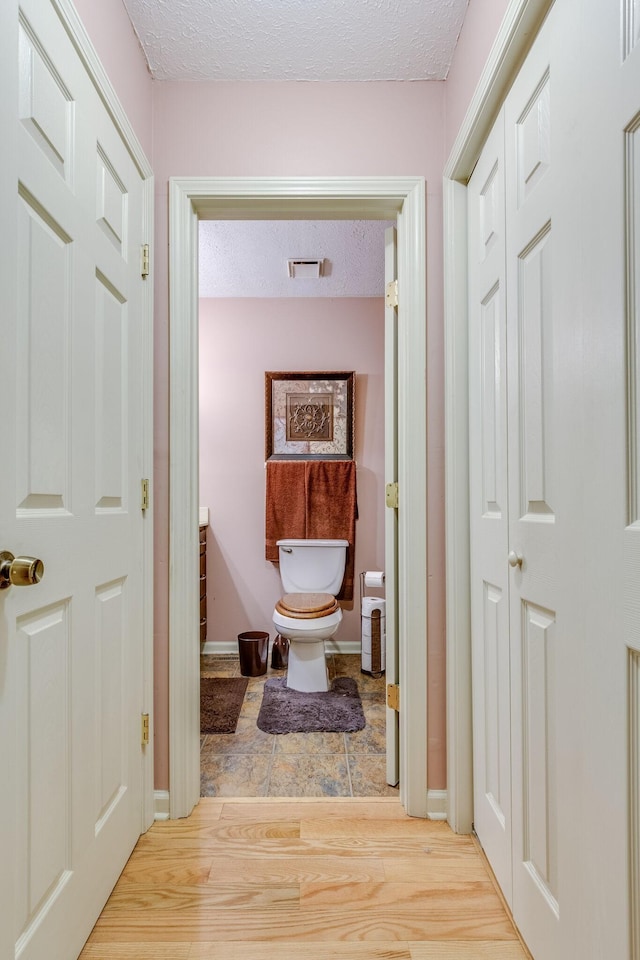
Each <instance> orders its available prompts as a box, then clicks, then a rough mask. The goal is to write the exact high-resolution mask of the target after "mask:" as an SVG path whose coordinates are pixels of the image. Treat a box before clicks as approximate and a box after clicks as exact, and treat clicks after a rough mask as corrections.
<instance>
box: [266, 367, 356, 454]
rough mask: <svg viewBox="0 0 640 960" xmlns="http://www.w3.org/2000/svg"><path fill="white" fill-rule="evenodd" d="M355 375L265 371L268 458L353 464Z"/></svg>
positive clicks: (347, 373) (342, 372) (348, 372)
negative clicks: (349, 461)
mask: <svg viewBox="0 0 640 960" xmlns="http://www.w3.org/2000/svg"><path fill="white" fill-rule="evenodd" d="M355 376H356V375H355V373H354V372H353V371H347V372H345V371H335V372H334V371H329V372H318V373H274V372H268V373H265V401H266V404H265V413H266V417H265V438H266V449H265V457H266V459H267V460H296V459H299V460H353V416H354V393H355Z"/></svg>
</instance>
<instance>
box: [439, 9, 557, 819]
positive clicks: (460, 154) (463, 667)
mask: <svg viewBox="0 0 640 960" xmlns="http://www.w3.org/2000/svg"><path fill="white" fill-rule="evenodd" d="M552 3H553V0H511V2H510V4H509V6H508V8H507V11H506V13H505V15H504V19H503V21H502V25H501V27H500V30H499V32H498V35H497V37H496V40H495V43H494V45H493V47H492V49H491V52H490V54H489V57H488V59H487V63H486V65H485V68H484V71H483V73H482V76H481V77H480V80H479V82H478V86H477V87H476V91H475V94H474V96H473V99H472V101H471V103H470V105H469V109H468V110H467V114H466V116H465V119H464V122H463V124H462V126H461V128H460V131H459V133H458V136H457V138H456V141H455V143H454V145H453V148H452V150H451V154H450V156H449V159H448V161H447V163H446V166H445V169H444V182H443V199H444V275H445V280H444V290H445V455H446V458H445V476H446V479H445V497H446V545H447V547H446V556H447V560H446V581H447V619H446V623H447V794H448V796H447V800H448V812H447V819H448V821H449V823H450V825H451V827H452V828H453V829H454V830H455V831H456V832H457V833H469V832H470V831H471V827H472V824H473V773H472V763H473V744H472V730H471V616H470V600H469V408H468V404H469V394H468V363H469V357H468V337H467V327H468V311H467V182H468V180H469V178H470V176H471V174H472V172H473V168H474V167H475V164H476V161H477V159H478V156H479V154H480V150H481V148H482V145H483V143H484V141H485V139H486V137H487V135H488V133H489V131H490V130H491V127H492V126H493V122H494V120H495V118H496V115H497V113H498V110H499V109H500V107H501V105H502V102H503V101H504V99H505V97H506V95H507V92H508V91H509V88H510V86H511V84H512V82H513V79H514V77H515V74H516V72H517V70H518V68H519V67H520V65H521V64H522V62H523V60H524V58H525V56H526V55H527V52H528V50H529V49H530V47H531V45H532V43H533V41H534V40H535V38H536V35H537V33H538V30H539V29H540V25H541V23H542V21H543V19H544V17H545V15H546V14H547V12H548V11H549V9H550V8H551V6H552Z"/></svg>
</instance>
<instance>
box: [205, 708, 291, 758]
mask: <svg viewBox="0 0 640 960" xmlns="http://www.w3.org/2000/svg"><path fill="white" fill-rule="evenodd" d="M273 740H274V738H273V734H270V733H263V731H262V730H259V729H258V728H257V727H256V723H255V720H254V719H252V718H251V717H247V718H245V719H243V718H242V717H240V719H239V720H238V725H237V727H236V732H235V733H217V734H216V733H209V734H207V739H206V741H205V743H204V746H203V747H202V749H201V751H200V763H201V764H205V765H206V764H207V763H208V761H209V757H211V756H213V755H214V754H218V753H224V754H230V753H272V752H273Z"/></svg>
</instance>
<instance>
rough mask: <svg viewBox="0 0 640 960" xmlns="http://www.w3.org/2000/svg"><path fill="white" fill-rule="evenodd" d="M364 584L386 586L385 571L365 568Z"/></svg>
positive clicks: (367, 585)
mask: <svg viewBox="0 0 640 960" xmlns="http://www.w3.org/2000/svg"><path fill="white" fill-rule="evenodd" d="M364 585H365V587H384V571H383V570H365V572H364Z"/></svg>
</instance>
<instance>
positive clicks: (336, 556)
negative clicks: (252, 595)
mask: <svg viewBox="0 0 640 960" xmlns="http://www.w3.org/2000/svg"><path fill="white" fill-rule="evenodd" d="M347 546H348V541H346V540H279V541H278V548H279V557H280V578H281V580H282V585H283V587H284V589H285V594H284V595H283V596H282V597H281V599H280V600H278V602H277V603H276V606H275V610H274V611H273V623H274V626H275V628H276V630H277V631H278V633H279V634H280V636H282V637H285V638H286V639H287V640H288V641H289V662H288V667H287V686H288V687H290V688H291V689H292V690H300V691H303V692H305V693H312V692H316V691H326V690H328V689H329V676H328V673H327V666H326V658H325V640H328V639H329V638H330V637H332V636H333V635H334V634H335V632H336V631H337V629H338V627H339V626H340V623H341V621H342V610H341V609H340V605H339V603H338V601H337V600H336V598H335V595H336V593H338V591H339V590H340V587H341V585H342V578H343V576H344V567H345V560H346V551H347Z"/></svg>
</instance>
